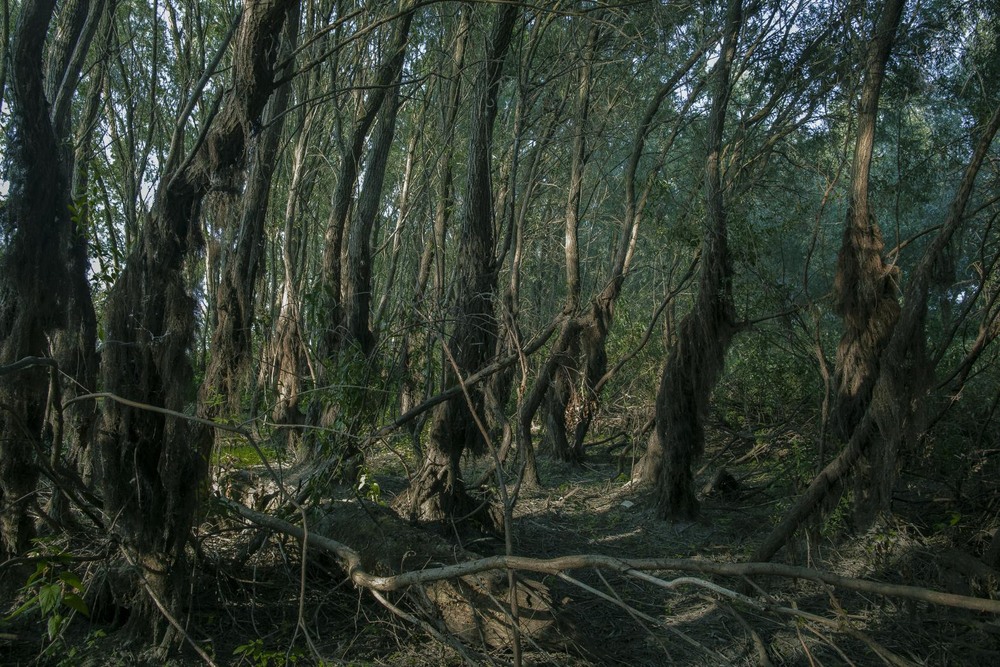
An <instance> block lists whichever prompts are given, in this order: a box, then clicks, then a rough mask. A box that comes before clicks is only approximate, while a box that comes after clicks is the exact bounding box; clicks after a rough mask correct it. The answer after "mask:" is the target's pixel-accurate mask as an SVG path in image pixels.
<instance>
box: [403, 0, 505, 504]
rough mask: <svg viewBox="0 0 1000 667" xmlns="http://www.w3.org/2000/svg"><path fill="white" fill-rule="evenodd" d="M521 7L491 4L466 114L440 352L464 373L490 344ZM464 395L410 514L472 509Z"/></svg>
mask: <svg viewBox="0 0 1000 667" xmlns="http://www.w3.org/2000/svg"><path fill="white" fill-rule="evenodd" d="M520 11H521V10H520V7H519V6H517V5H510V4H505V5H501V6H500V7H499V8H498V9H497V12H496V20H495V22H494V25H493V27H492V29H491V30H490V35H489V38H488V41H487V46H486V55H485V60H484V63H483V67H482V70H481V74H480V78H479V81H478V90H477V91H476V94H475V99H474V102H473V108H472V118H471V120H470V127H469V133H470V136H471V139H470V143H469V162H468V181H467V184H466V196H465V203H464V206H463V209H462V214H461V232H460V240H459V249H458V266H457V269H456V273H457V281H456V299H455V307H454V318H455V329H454V331H453V332H452V334H451V336H450V338H449V340H448V343H447V348H448V350H447V356H451V357H453V360H454V364H455V366H456V368H455V369H454V371H457V373H458V374H460V375H461V376H463V377H468V376H469V375H471V374H473V373H475V372H477V371H478V370H480V369H481V368H483V367H484V366H485V365H486V364H487V363H488V361H489V357H490V355H491V354H492V353H493V351H494V349H495V347H496V332H497V325H496V320H495V317H494V313H493V295H494V293H495V291H496V287H497V274H496V266H495V263H496V258H495V257H494V253H495V247H494V238H493V191H492V186H491V181H492V179H491V166H492V159H491V152H492V147H493V125H494V121H495V119H496V114H497V97H498V91H499V87H500V76H501V74H502V72H503V64H504V60H505V59H506V55H507V50H508V47H509V46H510V42H511V37H512V35H513V32H514V24H515V22H516V20H517V17H518V15H519V14H520ZM449 366H450V362H447V361H446V377H449V378H452V379H453V381H457V379H455V372H453V371H452V369H451V368H449ZM469 396H470V402H471V406H470V405H467V403H466V399H465V397H464V396H459V397H457V398H453V399H451V400H449V401H446V402H444V403H442V404H441V405H439V406H438V407H437V408H436V409H435V410H434V414H433V417H432V419H433V421H432V425H431V434H430V443H429V444H428V446H427V448H426V452H425V457H424V462H423V465H422V466H421V469H420V471H419V472H418V473H417V476H416V478H415V479H414V480H412V482H411V484H410V490H409V494H408V500H407V501H406V502H408V504H409V515H410V517H411V518H412V519H414V520H438V519H442V518H445V517H453V516H458V515H461V514H463V513H465V512H466V511H467V510H469V509H471V507H470V502H469V500H468V498H467V495H466V492H465V487H464V484H463V482H462V478H461V473H460V470H459V460H460V458H461V456H462V453H463V452H464V451H465V449H466V448H467V447H468V448H470V449H472V450H473V451H482V448H483V436H482V434H481V433H480V431H479V426H478V425H477V424H476V420H475V419H474V417H473V414H472V411H474V412H476V413H478V414H480V415H481V414H482V409H483V405H484V401H483V393H482V389H481V388H479V387H472V388H470V390H469ZM470 410H471V411H470Z"/></svg>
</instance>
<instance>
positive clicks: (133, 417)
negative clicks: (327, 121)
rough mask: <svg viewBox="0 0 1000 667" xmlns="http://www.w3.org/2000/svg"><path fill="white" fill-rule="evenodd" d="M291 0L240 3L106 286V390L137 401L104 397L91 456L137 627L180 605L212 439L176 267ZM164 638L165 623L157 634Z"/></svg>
mask: <svg viewBox="0 0 1000 667" xmlns="http://www.w3.org/2000/svg"><path fill="white" fill-rule="evenodd" d="M292 3H293V0H282V1H279V2H265V1H257V0H247V1H246V2H245V4H244V8H243V16H242V22H241V25H240V28H239V32H238V34H237V41H236V45H235V48H234V51H233V65H232V76H233V82H232V86H231V88H230V90H229V92H228V94H227V98H226V100H225V101H224V103H223V107H222V109H221V110H220V112H219V113H218V114H217V115H216V116H215V117H214V120H213V121H212V125H211V127H210V128H209V130H208V132H207V133H206V135H205V140H204V142H203V143H202V144H200V146H199V148H198V149H197V152H196V153H195V154H194V155H193V156H192V157H191V158H190V159H188V160H168V164H171V165H180V166H179V167H175V168H171V169H168V170H167V171H166V172H165V173H164V174H163V177H162V178H161V180H160V185H159V188H158V191H157V195H156V201H155V203H154V207H153V211H152V215H151V217H150V220H149V221H148V223H147V225H146V226H145V227H144V228H143V229H142V231H141V236H140V238H139V239H138V242H137V243H136V244H135V247H134V249H133V251H132V252H131V254H130V256H129V258H128V261H127V263H126V265H125V268H124V270H123V271H122V274H121V276H120V278H119V280H118V281H117V282H116V283H115V285H114V287H113V288H112V289H111V291H110V293H109V295H108V300H107V305H106V320H107V324H106V327H107V340H106V343H105V347H104V352H103V358H102V367H101V378H102V381H103V385H104V389H105V391H107V392H110V393H113V394H115V395H116V396H118V397H121V398H124V399H128V400H129V401H131V402H133V403H131V404H125V403H122V402H119V401H117V400H106V401H105V402H104V404H103V406H102V407H103V411H102V423H101V429H100V431H101V433H100V436H99V441H98V448H97V455H98V457H99V469H100V481H101V489H102V491H103V493H104V502H105V506H106V510H107V512H108V514H109V515H110V516H114V517H115V518H116V520H115V524H114V525H115V530H116V532H117V533H118V535H119V537H120V539H121V541H122V546H123V550H124V551H125V552H126V553H127V555H128V558H129V559H130V560H133V561H135V562H136V563H137V564H138V565H139V567H140V570H139V571H140V572H141V575H140V576H141V577H142V578H143V579H144V582H143V583H142V584H141V590H144V591H145V592H146V593H148V595H146V594H142V599H143V600H144V602H143V603H142V604H140V605H139V606H138V608H136V607H133V612H132V616H131V617H130V623H131V624H132V625H133V629H134V630H135V631H137V632H143V631H148V628H150V627H152V629H153V630H154V633H159V631H161V630H163V629H166V628H165V627H164V626H163V624H162V622H159V621H158V619H159V618H160V615H159V612H158V611H157V606H159V605H165V606H166V608H168V609H170V610H171V611H172V612H173V613H174V614H175V615H176V614H178V613H180V612H181V611H182V604H181V603H182V600H183V599H184V598H185V597H186V587H185V586H184V585H183V584H184V581H185V567H184V556H185V546H186V545H187V542H188V537H189V533H190V529H191V525H192V522H193V520H194V515H195V510H196V509H197V506H198V502H199V498H200V495H201V493H202V492H203V490H204V482H205V476H206V472H207V461H208V456H209V449H210V445H211V438H210V437H209V434H208V433H207V432H206V430H205V428H204V427H203V426H201V425H200V424H196V423H194V422H192V421H190V420H188V419H185V418H183V414H184V413H189V411H190V406H191V404H192V402H193V401H194V400H195V385H194V377H193V372H192V367H191V360H190V352H191V346H192V342H193V335H194V312H195V307H194V306H195V304H194V300H193V299H192V298H191V296H190V294H189V293H188V289H187V285H186V281H185V276H184V269H185V265H186V261H187V259H188V258H189V256H190V255H192V254H193V253H194V252H195V251H196V250H197V248H198V246H199V240H198V228H199V224H198V221H199V214H200V209H201V205H202V203H203V200H204V198H205V196H206V194H207V193H208V191H209V188H210V187H211V186H212V184H213V183H216V182H220V180H224V179H223V177H224V175H225V174H227V173H230V172H231V171H233V170H238V169H241V168H242V166H243V163H244V160H245V156H246V148H247V142H248V140H249V138H250V134H251V132H252V131H253V128H254V127H255V125H256V124H257V123H258V122H259V118H260V115H261V112H262V111H263V109H264V105H265V104H266V103H267V101H268V99H269V98H270V96H271V93H272V88H273V80H274V69H273V66H274V59H275V57H276V54H277V48H276V45H277V43H278V40H279V38H280V33H281V29H282V25H283V23H284V19H285V15H286V12H287V10H288V8H289V6H290V5H291V4H292ZM134 402H138V403H142V404H147V405H151V406H155V407H156V408H159V409H166V410H168V411H172V412H175V413H181V414H180V415H177V416H175V415H167V414H164V413H163V412H154V411H151V410H148V409H144V408H140V407H137V406H135V404H134ZM154 598H155V599H154ZM169 637H170V633H169V632H167V633H165V634H164V642H166V641H167V640H168V639H169ZM163 645H164V646H166V645H167V644H166V643H164V644H163Z"/></svg>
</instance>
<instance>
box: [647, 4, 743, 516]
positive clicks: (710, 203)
mask: <svg viewBox="0 0 1000 667" xmlns="http://www.w3.org/2000/svg"><path fill="white" fill-rule="evenodd" d="M742 23H743V7H742V1H741V0H732V1H731V2H730V4H729V8H728V11H727V16H726V28H725V33H724V35H723V41H722V53H721V54H720V57H719V60H718V63H717V64H716V66H715V70H714V71H713V73H712V77H713V78H714V86H713V93H712V106H711V111H710V112H709V118H708V133H707V137H706V141H707V144H708V146H707V148H708V154H707V158H706V160H705V209H706V212H707V217H708V219H707V224H706V232H705V238H704V240H703V241H702V258H701V275H700V279H699V289H698V297H697V299H696V300H695V303H694V307H693V308H692V310H691V312H689V313H688V314H687V315H686V316H685V317H684V319H683V320H681V323H680V326H679V327H678V332H677V340H676V342H675V344H674V345H673V347H672V348H671V349H670V351H669V353H668V356H667V361H666V364H665V365H664V368H663V374H662V375H661V377H660V386H659V389H658V390H657V394H656V426H655V430H654V434H653V438H654V441H653V442H652V443H651V444H652V446H653V448H654V452H655V451H656V450H657V449H659V450H660V451H662V465H660V466H658V467H659V469H658V470H656V466H655V465H650V469H649V470H647V471H645V474H647V475H651V474H653V473H658V474H657V475H656V489H657V507H658V511H659V513H660V515H661V516H663V517H665V518H669V519H692V518H694V517H695V516H697V514H698V509H699V505H698V499H697V498H696V497H695V491H694V477H693V471H692V467H693V465H694V462H695V461H696V460H697V459H698V457H700V456H701V454H702V452H703V451H704V448H705V427H704V419H705V415H706V413H707V411H708V405H709V401H710V399H711V395H712V389H713V388H714V387H715V382H716V380H717V379H718V376H719V373H720V372H721V371H722V367H723V363H724V361H725V356H726V350H727V349H728V347H729V342H730V340H731V339H732V336H733V334H734V333H735V324H734V320H735V313H734V306H733V292H732V280H733V267H732V259H731V258H730V255H729V246H728V234H727V227H726V209H725V202H724V199H723V189H724V178H723V174H722V157H721V156H722V145H723V143H722V133H723V127H724V125H725V119H726V109H727V107H728V104H729V96H730V92H731V87H730V71H731V69H732V64H733V60H734V59H735V56H736V46H737V42H738V39H739V33H740V29H741V27H742ZM647 458H650V459H651V460H656V459H657V458H658V457H655V456H654V455H653V454H652V453H647Z"/></svg>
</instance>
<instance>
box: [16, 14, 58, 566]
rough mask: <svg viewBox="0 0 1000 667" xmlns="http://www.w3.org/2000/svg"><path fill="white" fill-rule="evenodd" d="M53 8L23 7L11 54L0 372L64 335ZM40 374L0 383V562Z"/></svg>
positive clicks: (19, 489) (24, 479) (34, 473)
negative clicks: (49, 90) (50, 68)
mask: <svg viewBox="0 0 1000 667" xmlns="http://www.w3.org/2000/svg"><path fill="white" fill-rule="evenodd" d="M54 10H55V1H54V0H26V1H25V2H24V3H23V4H22V5H21V12H20V16H19V17H18V22H17V26H16V28H15V31H14V43H13V50H12V52H11V89H10V93H11V95H10V99H11V113H12V118H11V127H12V129H13V132H12V134H11V141H10V156H9V158H8V159H9V165H10V166H9V169H8V170H7V173H8V174H9V176H8V178H9V180H10V194H9V198H8V201H7V205H6V210H0V230H2V237H3V245H0V366H6V365H9V364H12V363H14V362H16V361H18V360H20V359H22V358H24V357H47V356H49V349H48V344H47V339H48V336H49V335H51V334H53V333H54V332H56V331H57V330H60V329H62V328H64V327H65V324H66V306H67V303H68V301H69V299H70V294H69V293H68V289H67V286H68V285H69V280H68V272H67V264H68V257H67V245H68V244H69V240H70V236H71V230H72V227H71V220H70V216H69V185H68V182H67V177H66V172H65V166H64V165H63V163H62V160H61V159H60V156H61V154H62V152H61V151H60V150H59V147H58V142H57V139H56V134H55V131H54V128H53V127H52V123H51V121H50V117H49V114H48V102H47V100H46V98H45V91H44V88H43V77H42V51H43V48H44V45H45V38H46V35H47V33H48V29H49V24H50V22H51V20H52V16H53V12H54ZM48 389H49V379H48V374H47V373H46V371H45V369H44V368H43V367H40V366H33V367H29V368H27V369H25V370H21V371H18V372H13V373H7V374H4V375H0V558H3V559H6V558H7V557H9V556H17V555H21V554H23V553H25V552H26V551H27V550H28V548H29V547H30V546H31V539H32V538H33V537H34V526H33V524H32V521H31V519H30V517H29V516H28V508H29V507H30V506H31V505H32V504H33V503H34V502H36V499H35V490H36V489H35V487H36V483H37V480H38V468H37V465H36V463H35V460H36V457H37V456H39V454H40V453H41V452H42V451H43V426H44V421H45V405H46V396H47V394H48Z"/></svg>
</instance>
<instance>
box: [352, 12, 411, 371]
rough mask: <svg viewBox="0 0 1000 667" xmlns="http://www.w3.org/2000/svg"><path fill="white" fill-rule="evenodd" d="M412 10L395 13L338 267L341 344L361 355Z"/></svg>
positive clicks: (369, 338)
mask: <svg viewBox="0 0 1000 667" xmlns="http://www.w3.org/2000/svg"><path fill="white" fill-rule="evenodd" d="M412 20H413V12H407V13H406V14H404V15H403V16H402V17H400V18H399V20H398V22H397V24H396V27H395V33H394V35H393V39H392V42H391V44H390V45H389V56H388V62H387V63H386V65H385V70H386V75H387V76H391V79H389V80H388V81H384V80H383V81H379V82H378V84H377V85H382V86H385V87H387V88H388V90H387V91H386V93H385V99H384V101H383V103H382V108H381V112H380V119H379V124H378V127H377V129H376V133H375V138H374V141H373V143H372V148H371V151H370V156H369V160H368V168H367V169H366V171H365V179H364V186H363V188H362V190H361V196H360V198H359V202H358V212H357V217H356V220H355V221H354V224H352V225H351V228H350V231H349V233H348V239H347V266H346V267H344V279H343V286H344V287H343V289H344V306H343V313H344V325H343V331H344V335H345V336H346V340H345V343H346V344H347V345H352V344H356V345H357V346H358V347H359V348H360V350H361V352H362V353H363V354H364V355H365V357H369V356H370V355H371V353H372V352H373V350H374V348H375V336H374V334H373V333H372V329H371V309H372V308H371V303H372V257H371V240H372V239H371V237H372V229H373V228H374V226H375V219H376V218H377V217H378V214H379V207H380V206H379V205H380V204H381V203H382V186H383V184H384V182H385V172H386V168H387V166H388V161H389V150H390V149H391V148H392V142H393V140H394V138H395V136H396V113H397V112H398V111H399V104H400V100H399V86H400V77H401V76H402V73H403V61H404V60H405V57H406V42H407V39H408V37H409V34H410V24H411V22H412Z"/></svg>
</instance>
